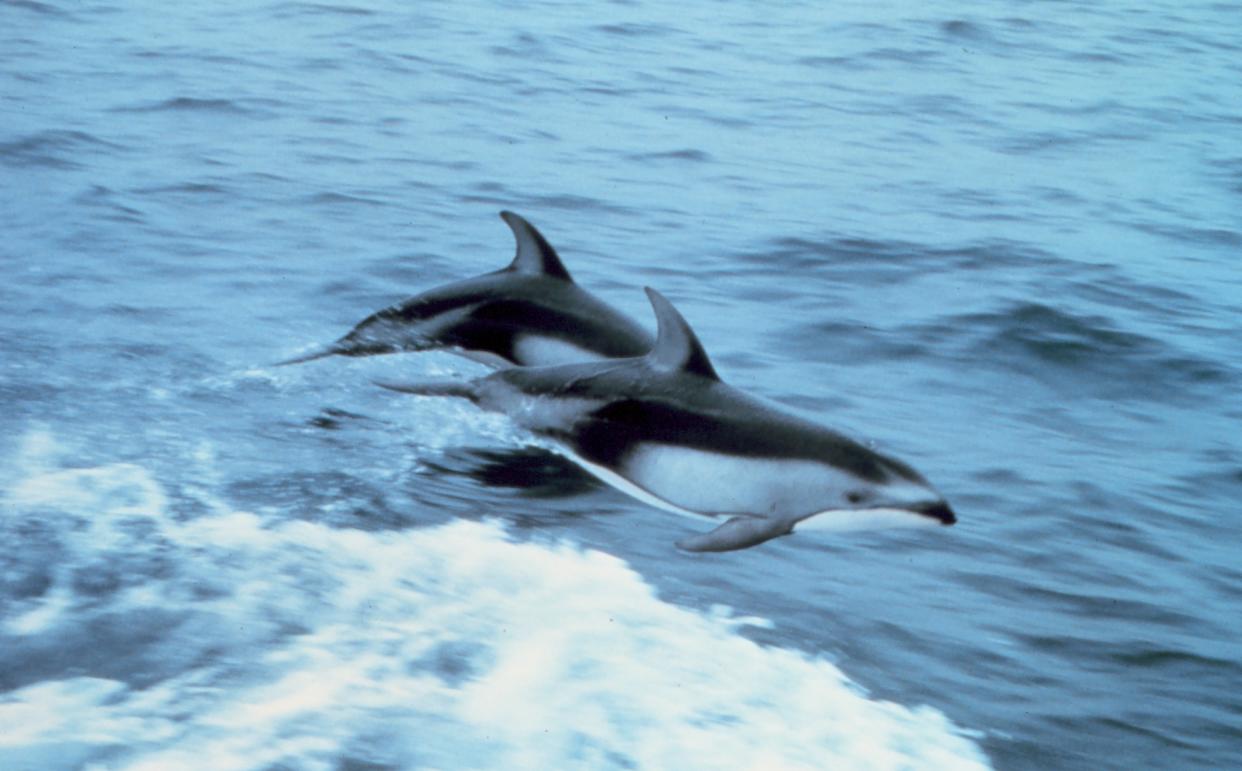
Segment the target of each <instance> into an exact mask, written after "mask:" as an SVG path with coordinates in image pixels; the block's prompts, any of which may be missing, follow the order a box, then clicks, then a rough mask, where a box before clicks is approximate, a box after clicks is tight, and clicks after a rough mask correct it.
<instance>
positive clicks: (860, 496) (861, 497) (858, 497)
mask: <svg viewBox="0 0 1242 771" xmlns="http://www.w3.org/2000/svg"><path fill="white" fill-rule="evenodd" d="M845 500H847V501H849V502H850V503H862V502H863V501H865V500H867V494H866V493H860V492H859V491H857V490H850V491H849V492H848V493H846V494H845Z"/></svg>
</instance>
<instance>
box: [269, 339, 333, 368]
mask: <svg viewBox="0 0 1242 771" xmlns="http://www.w3.org/2000/svg"><path fill="white" fill-rule="evenodd" d="M342 353H345V350H344V349H343V348H342V347H341V344H340V343H332V344H331V345H321V346H319V347H317V348H314V349H312V350H310V351H308V352H307V353H303V354H301V355H299V356H294V357H293V358H291V359H284V360H282V361H278V362H276V363H275V364H273V365H272V366H273V367H287V366H289V365H290V364H302V363H304V362H308V361H315V360H316V359H326V358H327V357H329V356H336V355H337V354H342Z"/></svg>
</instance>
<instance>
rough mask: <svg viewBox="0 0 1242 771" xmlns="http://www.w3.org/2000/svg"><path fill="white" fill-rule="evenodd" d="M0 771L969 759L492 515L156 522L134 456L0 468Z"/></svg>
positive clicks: (218, 510) (704, 615) (214, 505)
mask: <svg viewBox="0 0 1242 771" xmlns="http://www.w3.org/2000/svg"><path fill="white" fill-rule="evenodd" d="M2 481H3V483H4V485H5V493H4V499H3V501H4V507H3V509H2V510H3V512H4V515H3V518H2V519H0V525H2V529H3V531H4V532H3V535H4V537H5V542H6V543H9V544H16V545H17V548H12V549H9V550H7V553H6V555H5V557H4V559H5V569H4V575H5V576H6V577H8V578H9V580H8V581H7V583H6V586H5V589H4V594H5V596H4V603H3V606H2V607H3V608H4V610H3V613H2V614H0V640H3V645H2V646H0V651H3V653H0V663H2V666H0V671H3V672H4V673H6V674H5V676H4V687H5V689H6V690H7V691H8V692H7V693H5V694H3V697H2V698H0V722H2V723H3V724H4V725H5V726H8V727H9V728H7V729H6V731H5V732H4V733H3V735H0V765H3V766H5V767H27V766H37V767H40V768H46V769H59V768H76V767H80V766H82V765H84V764H89V763H93V762H101V763H106V764H107V765H108V767H109V768H114V769H149V768H168V767H200V768H201V767H210V768H217V769H251V768H253V769H261V768H272V767H276V766H284V767H297V768H343V767H368V768H370V767H376V768H398V767H400V768H571V767H573V768H601V769H602V768H754V769H759V768H763V769H768V768H782V769H800V768H805V769H812V768H814V769H818V768H824V767H867V768H912V767H914V768H962V769H965V768H982V767H985V766H986V759H985V758H984V757H983V755H982V753H981V752H980V750H979V749H978V747H977V746H976V745H975V743H974V742H973V740H972V739H970V738H969V737H967V736H966V735H964V734H963V732H962V731H961V730H960V729H958V728H957V727H955V726H954V725H952V724H951V723H950V722H949V721H948V720H947V719H946V718H945V717H944V716H943V715H942V714H941V713H939V712H937V711H935V710H933V709H930V708H927V707H916V708H908V707H905V706H901V705H898V704H894V703H890V702H885V701H880V700H876V699H873V698H868V697H867V695H866V694H864V693H863V692H862V691H861V690H860V689H859V688H858V687H857V686H856V685H854V684H853V683H852V682H851V681H850V680H849V679H848V678H847V677H846V676H845V675H844V674H842V672H841V671H840V670H838V669H837V668H836V667H835V666H833V665H832V664H830V663H828V662H826V661H823V660H820V659H817V658H812V657H809V656H807V655H806V654H804V653H800V652H795V651H791V650H785V649H782V648H778V647H764V646H761V645H759V644H757V643H755V642H753V641H751V640H749V639H747V638H746V637H744V636H743V635H741V634H739V628H740V627H742V626H744V625H747V624H752V623H762V622H759V621H755V620H748V619H739V618H735V617H733V616H732V615H731V614H730V613H729V612H728V611H727V610H724V609H716V610H714V611H711V612H697V611H693V610H688V609H685V608H681V607H678V606H676V605H672V604H669V603H667V602H664V601H662V600H660V599H659V598H658V597H657V596H656V594H655V591H654V590H653V588H652V587H651V585H650V584H648V583H647V582H646V581H644V580H643V579H642V578H641V577H640V576H639V575H638V574H636V573H635V572H634V571H633V570H632V569H631V568H630V567H629V566H627V565H626V564H625V563H624V562H623V561H621V560H619V559H617V558H615V557H612V556H610V555H606V554H603V553H601V552H597V551H591V550H583V549H581V548H578V547H575V546H573V545H570V544H567V543H563V542H560V543H539V542H527V543H516V542H514V541H513V540H511V539H510V538H509V537H508V536H507V535H506V533H505V531H504V530H503V529H502V528H501V527H500V526H499V525H497V524H494V523H477V522H464V521H456V522H453V523H450V524H448V525H444V526H439V527H432V528H418V529H408V530H383V531H376V532H364V531H362V530H357V529H339V528H333V527H328V526H325V525H323V524H320V523H315V522H306V521H297V520H294V521H289V520H287V519H283V520H282V519H281V518H279V517H277V518H271V517H265V516H260V515H258V514H255V513H250V512H245V511H236V510H233V509H231V508H230V507H229V506H228V505H226V504H225V503H224V502H222V501H211V502H210V505H208V506H206V507H205V512H206V513H204V514H203V515H201V516H197V517H192V518H188V519H184V518H183V519H178V518H177V517H175V516H173V515H172V514H170V511H169V496H168V494H167V493H166V491H165V490H164V488H163V486H162V485H161V484H160V483H159V482H158V481H157V480H156V479H155V478H154V477H153V476H152V474H151V473H150V472H148V471H147V470H146V469H144V468H143V467H142V466H140V465H136V464H132V463H116V464H103V465H97V466H93V467H89V468H70V467H63V466H61V465H59V464H58V462H57V452H56V448H55V443H54V442H53V441H51V440H50V438H49V437H48V436H47V435H45V434H37V433H36V434H32V435H30V436H29V437H27V440H26V442H25V445H24V447H23V448H22V449H20V450H19V451H18V453H17V458H16V459H15V461H14V462H13V463H11V464H10V465H9V470H8V471H7V472H6V475H5V478H4V479H3V480H2Z"/></svg>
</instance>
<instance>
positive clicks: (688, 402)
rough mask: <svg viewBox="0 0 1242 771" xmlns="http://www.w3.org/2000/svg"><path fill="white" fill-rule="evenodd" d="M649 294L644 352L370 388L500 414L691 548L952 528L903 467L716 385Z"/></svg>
mask: <svg viewBox="0 0 1242 771" xmlns="http://www.w3.org/2000/svg"><path fill="white" fill-rule="evenodd" d="M647 296H648V298H649V299H650V301H651V305H652V307H653V308H654V309H655V315H656V320H657V322H658V325H659V329H658V333H657V339H656V343H655V345H654V347H652V348H651V350H650V352H649V353H647V354H646V355H645V356H640V357H631V358H624V359H616V360H612V361H602V362H584V363H577V364H569V365H562V366H551V367H518V368H512V369H508V370H501V371H499V372H495V373H493V374H491V375H489V376H487V377H483V378H478V379H475V380H471V381H432V382H422V383H392V382H379V381H377V384H378V385H381V386H384V387H386V388H390V389H392V390H397V391H402V392H406V393H413V394H419V395H424V396H456V397H462V398H466V399H469V400H471V401H473V402H474V403H475V404H477V405H478V406H480V407H482V408H484V409H487V410H491V411H496V412H502V413H505V414H507V415H509V416H510V417H511V418H512V419H513V420H514V421H515V422H516V423H518V424H519V425H521V426H523V427H525V428H527V429H529V430H530V431H532V432H533V433H535V434H537V435H540V436H543V437H546V438H548V439H551V440H552V441H553V442H554V443H555V444H557V445H559V446H561V447H563V448H564V450H565V452H566V454H567V455H568V456H569V457H570V458H571V459H572V460H574V461H576V462H577V463H579V464H580V465H581V466H583V467H584V468H585V469H586V470H587V471H589V472H591V473H592V474H594V475H595V476H597V477H599V478H600V479H601V480H603V481H604V482H606V483H608V484H611V485H612V486H614V487H616V488H618V489H620V490H622V491H623V492H626V493H629V494H630V495H632V496H634V497H636V498H638V499H640V500H642V501H644V502H646V503H649V504H651V505H654V506H657V507H660V508H662V509H666V510H670V511H674V512H677V513H679V514H686V515H689V516H693V517H696V518H699V519H705V520H709V521H711V522H713V523H714V524H716V525H717V527H716V528H715V529H714V530H712V531H710V532H707V533H703V534H700V535H694V536H691V537H688V538H685V539H682V540H680V541H678V542H677V546H678V547H680V548H682V549H685V550H688V551H696V552H698V551H730V550H733V549H744V548H746V547H749V546H755V545H757V544H761V543H763V542H765V541H768V540H770V539H772V538H776V537H778V536H783V535H788V534H790V533H792V532H794V531H796V530H812V529H830V530H832V529H835V530H853V529H863V528H870V527H883V526H911V525H951V524H953V523H954V522H955V521H957V518H956V516H955V515H954V513H953V510H952V509H951V508H949V505H948V504H947V503H946V502H945V500H944V498H943V497H942V496H941V495H940V493H938V492H936V490H935V489H934V488H933V487H932V486H931V485H930V484H929V483H928V482H927V480H926V479H924V478H923V477H922V476H921V475H920V474H919V473H918V472H917V471H915V470H914V469H913V468H911V467H910V466H908V465H906V464H905V463H903V462H901V461H899V460H896V459H894V458H890V457H888V456H886V455H882V454H881V453H878V452H875V451H874V450H871V449H869V448H867V447H865V446H864V445H862V444H860V443H858V442H856V441H854V440H852V439H849V438H848V437H846V436H843V435H842V434H840V433H837V432H836V431H833V430H831V429H828V428H825V427H823V426H821V425H819V424H817V423H814V422H811V421H809V420H805V419H803V418H800V417H797V416H795V415H790V414H788V413H786V412H784V411H781V410H779V409H777V408H776V407H773V406H770V405H768V404H766V403H765V402H762V401H760V400H759V399H756V398H754V397H752V396H749V395H747V394H745V393H743V392H742V391H740V390H738V389H737V388H734V387H732V386H729V385H727V384H726V383H724V382H723V381H721V379H720V377H719V375H717V374H716V370H715V368H714V367H713V366H712V363H711V361H710V360H709V359H708V357H707V353H706V352H705V351H704V350H703V346H702V344H701V343H700V342H699V339H698V337H697V336H696V335H695V334H694V330H692V329H691V328H690V325H689V324H687V323H686V320H685V319H684V318H682V316H681V314H680V313H678V312H677V310H676V309H675V308H674V307H673V305H672V304H671V303H669V301H668V300H666V299H665V298H664V296H663V295H661V294H660V293H659V292H656V291H655V290H654V289H650V288H649V289H647Z"/></svg>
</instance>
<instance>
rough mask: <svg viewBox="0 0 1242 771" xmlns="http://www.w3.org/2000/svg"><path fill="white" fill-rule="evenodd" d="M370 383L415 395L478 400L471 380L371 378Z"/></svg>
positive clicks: (477, 393)
mask: <svg viewBox="0 0 1242 771" xmlns="http://www.w3.org/2000/svg"><path fill="white" fill-rule="evenodd" d="M371 382H372V383H375V385H377V386H379V387H380V388H387V389H388V390H389V391H396V392H398V393H403V394H413V395H415V396H452V397H456V398H458V399H468V400H469V401H472V402H478V400H479V389H478V386H477V385H476V384H475V383H473V382H471V381H464V382H463V381H460V380H402V381H398V380H372V381H371Z"/></svg>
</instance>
